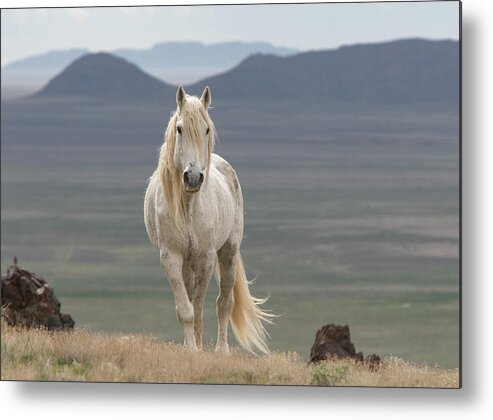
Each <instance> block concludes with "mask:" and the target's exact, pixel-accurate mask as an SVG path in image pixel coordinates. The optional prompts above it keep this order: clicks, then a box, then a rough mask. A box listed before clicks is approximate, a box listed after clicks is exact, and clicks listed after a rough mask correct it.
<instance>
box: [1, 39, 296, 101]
mask: <svg viewBox="0 0 493 420" xmlns="http://www.w3.org/2000/svg"><path fill="white" fill-rule="evenodd" d="M296 52H298V51H297V50H295V49H291V48H284V47H275V46H273V45H271V44H269V43H266V42H225V43H218V44H212V45H204V44H202V43H199V42H166V43H159V44H156V45H154V46H153V47H152V48H149V49H119V50H115V51H109V53H110V54H113V55H117V56H119V57H121V58H124V59H126V60H128V61H131V62H133V63H134V64H136V65H138V66H139V67H140V68H142V69H143V70H144V71H146V72H147V73H149V74H152V75H153V76H155V77H158V78H160V79H162V80H163V81H166V82H171V83H176V84H179V83H193V82H195V81H197V80H199V79H201V78H204V77H207V76H210V75H212V74H216V73H220V72H224V71H226V70H228V69H230V68H231V67H234V66H236V65H237V64H238V63H239V62H241V61H242V60H243V59H245V58H246V57H247V56H249V55H251V54H254V53H269V54H276V55H280V56H285V55H288V54H294V53H296ZM87 53H89V51H88V50H86V49H71V50H62V51H50V52H47V53H45V54H40V55H35V56H31V57H26V58H24V59H21V60H17V61H14V62H12V63H10V64H7V65H6V66H4V67H3V68H2V85H3V88H7V89H9V88H10V89H12V88H14V87H15V88H20V89H21V90H25V87H29V88H30V89H31V92H33V91H35V90H36V89H39V88H40V87H41V86H42V85H43V84H45V83H46V82H47V81H48V80H49V79H50V78H52V77H53V76H55V75H56V74H57V73H59V72H61V71H62V70H63V69H64V68H65V67H66V66H67V65H69V64H70V63H71V62H72V61H73V60H75V59H77V58H79V57H81V56H82V55H84V54H87ZM32 87H33V88H34V89H32ZM28 90H29V89H28ZM14 96H15V95H14Z"/></svg>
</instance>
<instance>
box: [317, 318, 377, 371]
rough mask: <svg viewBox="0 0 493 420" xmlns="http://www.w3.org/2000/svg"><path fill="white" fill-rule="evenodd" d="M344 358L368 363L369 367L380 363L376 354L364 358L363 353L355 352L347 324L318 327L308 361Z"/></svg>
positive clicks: (374, 366)
mask: <svg viewBox="0 0 493 420" xmlns="http://www.w3.org/2000/svg"><path fill="white" fill-rule="evenodd" d="M344 358H350V359H354V360H356V361H358V362H361V363H365V364H368V365H369V366H370V368H371V369H373V368H376V367H377V366H378V365H379V364H380V357H378V356H377V355H376V354H372V355H370V356H367V357H366V358H365V357H364V356H363V353H361V352H358V353H356V349H355V348H354V344H353V343H352V342H351V335H350V333H349V326H348V325H335V324H328V325H325V326H323V327H322V328H320V329H319V330H318V331H317V334H316V335H315V342H314V343H313V346H312V348H311V351H310V363H316V362H320V361H321V360H327V359H344Z"/></svg>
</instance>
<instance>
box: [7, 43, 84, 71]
mask: <svg viewBox="0 0 493 420" xmlns="http://www.w3.org/2000/svg"><path fill="white" fill-rule="evenodd" d="M88 52H89V50H87V49H81V48H78V49H77V48H76V49H70V50H59V51H49V52H47V53H45V54H39V55H33V56H30V57H26V58H23V59H20V60H16V61H13V62H11V63H9V64H7V65H6V66H4V67H3V68H2V73H3V72H7V73H10V72H14V71H21V72H25V71H33V72H34V71H50V72H53V75H54V74H55V73H57V72H59V71H60V70H62V69H63V68H64V67H66V66H67V65H68V64H70V63H71V62H72V61H74V60H75V59H76V58H79V57H81V56H82V55H84V54H87V53H88Z"/></svg>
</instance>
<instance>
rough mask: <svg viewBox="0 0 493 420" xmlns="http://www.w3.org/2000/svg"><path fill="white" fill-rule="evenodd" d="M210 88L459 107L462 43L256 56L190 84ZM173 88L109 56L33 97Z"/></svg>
mask: <svg viewBox="0 0 493 420" xmlns="http://www.w3.org/2000/svg"><path fill="white" fill-rule="evenodd" d="M205 85H209V86H210V87H211V89H212V94H213V97H214V98H215V100H218V101H223V100H225V101H231V100H242V101H253V102H259V101H269V100H272V99H274V100H275V99H280V100H303V99H308V98H309V99H310V101H312V102H316V103H318V102H321V101H326V100H332V101H334V102H347V103H356V102H357V103H373V104H378V103H386V104H389V103H390V104H393V103H405V104H408V103H432V102H448V103H451V104H456V103H458V98H459V45H458V43H457V42H455V41H426V40H421V39H409V40H400V41H393V42H386V43H380V44H367V45H353V46H347V47H341V48H338V49H335V50H324V51H311V52H306V53H300V54H296V55H293V56H288V57H279V56H274V55H271V54H268V55H265V54H255V55H252V56H250V57H248V58H246V59H245V60H243V61H242V62H241V63H240V64H239V65H238V66H236V67H235V68H233V69H232V70H230V71H227V72H225V73H222V74H219V75H217V76H214V77H209V78H206V79H203V80H201V81H199V82H197V83H195V84H192V85H187V86H186V88H187V91H189V92H191V93H195V94H200V93H201V92H202V90H203V88H204V86H205ZM175 91H176V87H174V86H171V85H168V84H166V83H163V82H161V81H160V80H158V79H156V78H154V77H152V76H150V75H148V74H146V73H144V72H143V71H142V70H140V69H139V68H138V67H137V66H135V65H134V64H131V63H129V62H127V61H126V60H124V59H122V58H119V57H116V56H114V55H111V54H107V53H98V54H88V55H85V56H83V57H81V58H79V59H77V60H75V61H74V62H73V63H72V64H70V65H69V66H68V67H67V68H66V69H65V70H64V71H63V72H62V73H61V74H59V75H58V76H57V77H55V78H54V79H53V80H51V81H50V82H49V83H48V85H47V86H46V87H45V88H43V89H42V90H41V91H40V92H39V93H38V94H37V95H36V97H73V96H78V97H80V96H83V97H92V98H97V99H100V100H108V101H112V100H114V99H121V100H124V101H125V102H127V103H128V102H131V101H135V100H153V99H157V100H163V99H164V98H165V97H166V98H168V99H169V100H170V101H171V99H173V98H174V95H175Z"/></svg>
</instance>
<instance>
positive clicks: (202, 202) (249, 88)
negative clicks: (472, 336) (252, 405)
mask: <svg viewBox="0 0 493 420" xmlns="http://www.w3.org/2000/svg"><path fill="white" fill-rule="evenodd" d="M460 13H461V12H460V3H459V2H456V1H441V2H440V1H437V2H368V3H303V4H276V5H273V4H251V5H222V6H218V5H205V6H148V7H122V8H119V7H93V8H55V9H43V8H32V9H2V11H1V23H2V29H1V31H2V32H1V39H2V67H1V71H2V90H1V94H2V97H1V100H2V103H1V104H2V109H1V152H2V155H1V167H2V173H1V176H2V178H1V194H2V196H1V198H2V201H1V210H2V213H1V266H2V270H3V273H4V274H2V280H1V297H2V301H1V304H2V321H1V322H2V323H1V330H2V343H1V345H2V347H1V351H2V358H1V360H2V361H1V378H2V380H16V381H17V380H21V381H88V382H140V383H199V384H257V385H310V386H363V387H428V388H457V387H460V360H461V359H460V291H461V273H460V266H461V265H460V264H461V261H460V197H461V196H460V193H461V191H460V117H461V116H460V98H461V96H460V94H461V92H460V77H461V75H460V57H461V51H460ZM61 33H64V34H65V35H64V36H59V35H58V36H54V34H61Z"/></svg>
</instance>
